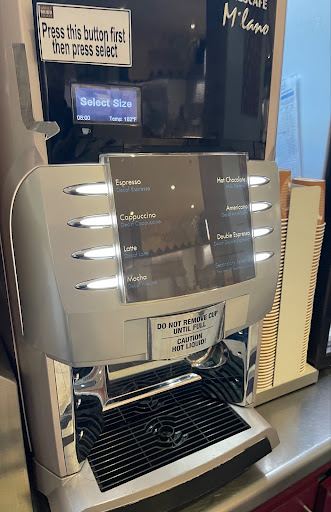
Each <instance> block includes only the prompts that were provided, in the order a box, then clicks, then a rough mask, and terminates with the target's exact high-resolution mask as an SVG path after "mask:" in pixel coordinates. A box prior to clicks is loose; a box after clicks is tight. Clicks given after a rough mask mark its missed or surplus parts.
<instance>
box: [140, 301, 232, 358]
mask: <svg viewBox="0 0 331 512" xmlns="http://www.w3.org/2000/svg"><path fill="white" fill-rule="evenodd" d="M224 312H225V302H220V303H219V304H215V305H214V306H211V307H208V308H205V309H202V310H197V311H190V312H189V313H180V314H178V315H171V316H161V317H158V318H149V319H148V333H149V345H150V348H151V352H152V359H154V360H157V359H177V358H181V359H183V358H184V357H185V356H188V355H190V354H194V353H196V352H200V351H201V350H205V349H206V348H209V347H212V346H213V345H215V344H216V343H217V342H218V341H221V339H223V331H224Z"/></svg>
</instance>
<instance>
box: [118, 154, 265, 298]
mask: <svg viewBox="0 0 331 512" xmlns="http://www.w3.org/2000/svg"><path fill="white" fill-rule="evenodd" d="M109 163H110V174H111V180H112V186H113V191H114V199H115V209H116V215H117V224H118V233H119V242H120V249H121V256H122V268H123V281H124V287H125V290H124V292H125V300H126V302H141V301H147V300H158V299H165V298H170V297H177V296H181V295H187V294H191V293H197V292H199V291H205V290H210V289H213V288H218V287H223V286H227V285H231V284H236V283H240V282H243V281H247V280H249V279H253V278H254V277H255V264H254V251H253V237H252V226H251V213H250V202H249V188H248V179H247V161H246V156H245V155H241V154H239V155H238V154H236V155H234V154H233V155H231V154H227V155H224V154H220V155H215V154H210V155H208V154H203V155H196V154H195V155H137V156H134V157H123V158H119V157H111V156H110V157H109Z"/></svg>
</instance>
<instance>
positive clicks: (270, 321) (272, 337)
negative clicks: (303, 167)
mask: <svg viewBox="0 0 331 512" xmlns="http://www.w3.org/2000/svg"><path fill="white" fill-rule="evenodd" d="M279 181H280V202H281V215H282V219H281V232H282V235H281V254H280V267H279V273H278V281H277V288H276V294H275V299H274V303H273V306H272V310H271V311H270V313H268V314H267V315H266V317H265V318H264V319H263V327H262V335H261V348H260V361H259V372H258V379H257V389H258V391H259V390H263V389H266V388H269V387H271V386H272V384H273V379H274V369H275V357H276V346H277V334H278V322H279V311H280V300H281V293H282V282H283V271H284V259H285V248H286V236H287V226H288V212H289V204H290V193H291V189H290V187H291V172H290V171H285V170H280V171H279Z"/></svg>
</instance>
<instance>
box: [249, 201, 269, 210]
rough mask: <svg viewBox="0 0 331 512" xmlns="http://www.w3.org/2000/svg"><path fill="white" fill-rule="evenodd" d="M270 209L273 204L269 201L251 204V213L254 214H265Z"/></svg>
mask: <svg viewBox="0 0 331 512" xmlns="http://www.w3.org/2000/svg"><path fill="white" fill-rule="evenodd" d="M270 208H272V203H269V202H268V201H253V202H252V203H251V211H252V212H253V213H258V212H265V211H266V210H269V209H270Z"/></svg>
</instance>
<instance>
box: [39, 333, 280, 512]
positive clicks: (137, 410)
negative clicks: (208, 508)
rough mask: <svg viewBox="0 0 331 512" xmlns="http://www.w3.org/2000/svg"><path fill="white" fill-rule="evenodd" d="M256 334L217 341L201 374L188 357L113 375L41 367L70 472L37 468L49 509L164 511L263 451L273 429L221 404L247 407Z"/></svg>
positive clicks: (111, 370) (101, 369) (112, 370)
mask: <svg viewBox="0 0 331 512" xmlns="http://www.w3.org/2000/svg"><path fill="white" fill-rule="evenodd" d="M258 329H259V326H258V324H256V325H254V326H253V327H252V328H251V329H245V330H244V331H243V332H241V333H238V334H237V335H234V336H233V337H230V338H229V339H225V340H224V341H223V342H221V344H219V345H220V346H221V348H220V350H219V353H220V354H222V356H221V358H220V361H219V362H220V364H218V365H217V364H216V365H215V369H214V370H210V369H209V370H208V371H205V370H203V369H201V368H199V367H198V368H197V367H194V365H195V364H196V362H195V363H192V360H191V361H190V363H189V362H188V361H187V360H186V361H184V360H180V361H175V362H168V363H166V364H164V363H159V362H158V363H145V364H141V365H124V366H126V367H125V368H123V369H121V370H118V369H117V367H116V366H98V367H90V368H71V367H69V366H67V365H64V364H62V363H59V362H56V361H50V364H51V365H52V366H53V370H54V373H55V381H56V392H57V396H58V403H59V414H60V424H61V427H62V441H63V447H64V453H65V459H66V465H67V467H68V469H69V470H70V472H71V473H72V474H71V476H68V477H66V478H62V479H61V478H59V477H56V476H55V475H54V474H52V473H50V472H48V471H46V470H45V468H42V467H41V466H39V464H38V463H36V465H35V466H36V474H37V479H38V482H39V489H40V490H41V492H43V493H44V494H45V495H46V496H47V498H48V500H49V504H50V506H51V510H52V512H60V511H61V512H67V511H68V512H69V510H70V511H71V510H75V511H77V512H78V511H89V510H91V511H92V510H93V511H94V510H98V511H104V512H105V511H110V510H117V509H119V508H120V507H121V510H128V511H130V512H132V511H140V510H141V511H143V510H144V511H151V512H152V511H155V510H157V511H158V512H167V511H169V510H171V509H172V508H174V507H178V506H180V505H184V504H185V503H187V502H188V501H191V500H193V499H195V498H197V497H199V496H201V495H203V494H205V493H207V492H209V491H211V490H213V489H215V488H217V487H220V486H221V485H222V484H225V483H226V482H227V481H229V480H231V479H233V478H234V477H235V476H237V475H239V474H240V473H241V472H243V471H244V470H245V469H247V468H248V467H249V466H250V465H251V464H253V463H254V462H256V461H258V460H259V459H260V458H262V457H263V456H265V455H267V454H268V453H269V452H270V451H271V450H272V449H273V448H274V447H275V446H276V445H277V444H278V442H279V441H278V437H277V434H276V432H275V430H274V429H273V428H272V427H270V425H268V424H267V423H266V422H265V421H264V420H263V419H262V418H261V417H260V416H259V415H258V414H257V413H256V412H255V411H254V410H253V409H251V408H247V407H246V408H243V407H238V406H235V405H228V403H227V402H232V403H237V404H240V405H251V404H252V401H253V396H254V393H255V390H254V382H255V381H256V379H255V371H256V368H255V362H256V353H257V340H258ZM198 361H199V359H198ZM192 364H193V365H192ZM197 366H199V365H197ZM116 370H117V371H116ZM197 479H198V480H197ZM72 507H73V508H72ZM122 507H124V508H122Z"/></svg>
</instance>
